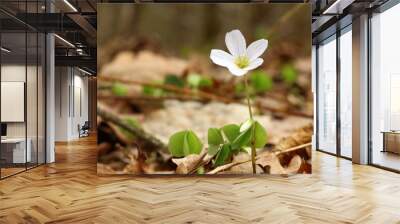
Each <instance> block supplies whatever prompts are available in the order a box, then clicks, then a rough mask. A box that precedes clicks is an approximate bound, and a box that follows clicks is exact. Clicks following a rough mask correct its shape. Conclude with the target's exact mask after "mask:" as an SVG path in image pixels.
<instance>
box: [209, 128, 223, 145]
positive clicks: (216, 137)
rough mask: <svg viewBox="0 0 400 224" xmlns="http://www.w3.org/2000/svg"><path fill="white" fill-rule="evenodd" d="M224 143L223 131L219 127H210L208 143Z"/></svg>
mask: <svg viewBox="0 0 400 224" xmlns="http://www.w3.org/2000/svg"><path fill="white" fill-rule="evenodd" d="M222 143H224V139H223V137H222V135H221V132H220V131H219V129H217V128H209V129H208V144H209V145H220V144H222Z"/></svg>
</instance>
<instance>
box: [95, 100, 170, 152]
mask: <svg viewBox="0 0 400 224" xmlns="http://www.w3.org/2000/svg"><path fill="white" fill-rule="evenodd" d="M97 115H98V116H100V117H101V118H103V119H104V120H106V121H109V122H112V123H114V124H116V125H118V126H120V127H122V128H124V129H125V130H127V131H129V132H131V133H132V134H134V135H135V137H137V138H138V139H139V140H142V141H144V142H148V143H150V144H151V145H153V146H154V147H155V148H158V149H160V150H161V151H162V152H163V153H168V151H167V146H166V145H165V144H164V143H163V142H161V141H160V140H159V139H158V138H156V137H154V136H153V135H151V134H149V133H147V132H146V131H145V130H143V129H141V128H139V127H135V126H132V125H129V124H128V123H126V122H125V121H124V120H122V119H121V118H120V117H118V115H116V114H114V113H113V112H111V111H107V110H106V109H103V108H101V106H99V105H98V106H97Z"/></svg>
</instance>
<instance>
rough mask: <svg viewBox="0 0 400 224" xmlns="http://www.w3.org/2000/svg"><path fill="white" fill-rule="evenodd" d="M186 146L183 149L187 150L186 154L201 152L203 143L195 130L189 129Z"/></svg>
mask: <svg viewBox="0 0 400 224" xmlns="http://www.w3.org/2000/svg"><path fill="white" fill-rule="evenodd" d="M184 147H185V148H184V149H183V151H184V152H186V155H185V156H187V155H190V154H200V152H201V149H202V148H203V144H202V143H201V141H200V139H199V138H198V137H197V135H196V134H195V133H194V132H193V131H187V133H186V136H185V144H184Z"/></svg>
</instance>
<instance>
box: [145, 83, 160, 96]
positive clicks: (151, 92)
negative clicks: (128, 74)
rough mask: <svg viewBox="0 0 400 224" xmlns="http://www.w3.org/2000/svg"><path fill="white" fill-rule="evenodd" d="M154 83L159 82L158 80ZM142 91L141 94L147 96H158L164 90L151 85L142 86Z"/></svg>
mask: <svg viewBox="0 0 400 224" xmlns="http://www.w3.org/2000/svg"><path fill="white" fill-rule="evenodd" d="M156 83H159V82H156ZM142 93H143V95H147V96H155V97H160V96H162V95H163V94H164V91H163V90H162V89H160V88H155V87H152V86H143V88H142Z"/></svg>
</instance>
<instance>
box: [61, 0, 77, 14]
mask: <svg viewBox="0 0 400 224" xmlns="http://www.w3.org/2000/svg"><path fill="white" fill-rule="evenodd" d="M64 3H65V4H67V5H68V6H69V7H70V8H71V9H72V10H73V11H74V12H78V10H77V9H76V8H75V7H74V6H73V5H72V4H71V3H70V2H69V1H68V0H64Z"/></svg>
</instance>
